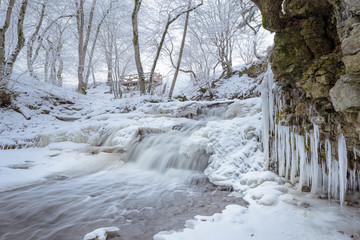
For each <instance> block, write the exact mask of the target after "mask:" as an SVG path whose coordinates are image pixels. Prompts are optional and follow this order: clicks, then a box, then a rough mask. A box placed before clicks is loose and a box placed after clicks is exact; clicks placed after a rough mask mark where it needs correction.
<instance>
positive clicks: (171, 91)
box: [169, 1, 191, 99]
mask: <svg viewBox="0 0 360 240" xmlns="http://www.w3.org/2000/svg"><path fill="white" fill-rule="evenodd" d="M190 6H191V1H189V6H188V9H190ZM189 16H190V11H188V12H187V13H186V18H185V24H184V32H183V37H182V41H181V47H180V52H179V58H178V62H177V65H176V69H175V74H174V78H173V80H172V82H171V87H170V92H169V99H171V98H172V95H173V92H174V88H175V83H176V80H177V77H178V74H179V70H180V65H181V59H182V55H183V52H184V46H185V40H186V33H187V28H188V23H189Z"/></svg>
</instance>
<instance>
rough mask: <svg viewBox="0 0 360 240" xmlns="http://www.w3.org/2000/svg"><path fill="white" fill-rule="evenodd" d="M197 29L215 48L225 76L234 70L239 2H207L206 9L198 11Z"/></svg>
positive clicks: (233, 0)
mask: <svg viewBox="0 0 360 240" xmlns="http://www.w3.org/2000/svg"><path fill="white" fill-rule="evenodd" d="M195 16H196V19H195V20H194V22H195V24H196V28H198V29H199V31H201V33H199V34H202V35H204V36H206V37H207V39H208V41H209V43H210V44H211V45H212V46H213V47H214V51H215V52H216V56H217V58H218V61H219V63H220V64H221V67H222V69H223V71H224V74H225V76H228V77H229V76H231V74H232V72H233V70H232V65H233V52H234V47H235V43H236V41H237V36H238V35H237V33H238V31H239V27H238V26H239V22H240V19H241V9H240V8H239V0H207V1H206V2H205V4H204V8H201V9H198V10H197V11H196V15H195Z"/></svg>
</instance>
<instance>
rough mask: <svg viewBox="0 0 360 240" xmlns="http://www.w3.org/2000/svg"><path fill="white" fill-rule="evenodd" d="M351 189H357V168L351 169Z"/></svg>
mask: <svg viewBox="0 0 360 240" xmlns="http://www.w3.org/2000/svg"><path fill="white" fill-rule="evenodd" d="M349 188H350V189H352V190H356V170H355V169H354V170H351V171H350V186H349Z"/></svg>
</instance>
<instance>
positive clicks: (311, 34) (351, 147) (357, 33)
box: [253, 0, 360, 171]
mask: <svg viewBox="0 0 360 240" xmlns="http://www.w3.org/2000/svg"><path fill="white" fill-rule="evenodd" d="M253 2H254V3H255V4H257V6H258V7H259V8H260V10H261V12H262V14H263V19H265V20H264V21H263V22H265V23H266V24H265V25H264V27H265V28H267V29H268V30H270V31H275V32H276V34H275V45H274V49H273V52H272V55H271V57H270V62H271V66H272V70H273V72H274V75H275V81H276V83H277V85H278V86H280V89H281V90H280V93H279V94H280V95H281V98H282V101H283V107H282V110H281V116H280V117H281V119H285V120H284V121H283V124H284V125H286V126H296V127H297V129H298V131H299V133H300V134H301V131H312V128H313V124H317V125H318V126H319V131H320V141H324V140H325V138H326V139H329V140H330V141H331V143H332V145H333V148H336V145H337V139H338V138H339V135H340V134H343V135H344V137H345V138H346V144H347V150H348V151H347V155H348V162H349V164H348V170H349V171H350V170H353V169H354V168H355V169H357V170H360V1H359V0H285V1H280V2H281V3H282V5H281V4H280V5H279V1H273V0H253ZM275 2H276V3H275ZM270 7H271V8H272V9H274V8H276V9H277V10H276V11H275V10H272V14H268V10H266V9H270ZM274 13H277V14H275V15H276V16H274ZM278 117H279V116H278ZM322 154H323V153H320V155H322ZM319 161H321V159H320V160H319Z"/></svg>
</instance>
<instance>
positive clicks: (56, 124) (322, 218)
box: [0, 73, 360, 240]
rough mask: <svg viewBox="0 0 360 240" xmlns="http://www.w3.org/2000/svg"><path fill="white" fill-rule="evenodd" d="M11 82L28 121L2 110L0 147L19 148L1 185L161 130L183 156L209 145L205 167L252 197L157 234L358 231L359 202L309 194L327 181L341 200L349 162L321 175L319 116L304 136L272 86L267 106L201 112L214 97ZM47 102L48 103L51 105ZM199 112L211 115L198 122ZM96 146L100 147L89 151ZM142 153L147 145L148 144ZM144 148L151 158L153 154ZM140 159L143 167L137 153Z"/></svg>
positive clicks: (1, 168)
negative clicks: (271, 165)
mask: <svg viewBox="0 0 360 240" xmlns="http://www.w3.org/2000/svg"><path fill="white" fill-rule="evenodd" d="M271 76H272V75H271V74H270V73H268V75H267V80H268V81H271ZM257 81H258V80H254V79H250V78H249V77H248V76H247V75H244V76H242V77H240V78H239V77H233V78H231V79H228V81H227V82H225V81H224V82H223V83H222V85H221V86H219V88H218V91H217V94H220V95H222V96H223V98H224V99H226V98H228V97H231V94H233V93H234V92H241V91H243V92H241V93H244V94H245V93H247V92H248V91H249V89H252V88H254V84H255V83H256V82H257ZM239 82H242V84H240V86H242V87H243V88H242V89H240V87H238V88H235V86H237V84H239ZM273 87H274V86H273V83H272V82H269V83H268V85H267V89H268V90H269V91H270V92H272V90H273ZM230 89H231V90H234V91H233V92H231V91H229V90H230ZM13 90H14V91H18V92H19V95H18V97H17V100H16V102H17V105H18V106H19V107H20V109H24V112H25V110H26V115H28V116H30V117H31V120H26V119H25V118H24V117H23V116H22V115H21V114H19V113H17V112H14V111H13V110H10V109H0V114H1V115H0V120H1V123H2V124H1V126H0V146H2V148H3V149H6V148H11V147H12V146H15V147H21V149H13V150H1V151H0V191H6V190H9V189H13V188H17V187H21V186H26V185H29V184H32V183H34V182H39V181H46V180H47V179H49V178H54V177H55V178H66V177H67V176H77V175H82V174H90V173H95V172H99V171H106V170H107V169H111V168H118V167H121V166H122V165H123V164H124V162H123V161H124V160H125V157H124V156H123V155H122V154H115V153H114V152H111V151H110V152H106V151H102V149H106V148H109V149H111V150H113V151H115V152H116V151H118V152H119V153H121V152H122V151H125V152H128V151H130V150H131V148H132V147H133V146H135V143H136V142H137V140H138V139H139V138H141V136H142V134H149V135H151V134H154V135H156V134H167V135H166V136H167V137H169V138H164V141H165V142H163V143H162V145H161V146H165V144H168V143H169V144H172V146H176V147H177V148H178V149H179V152H180V154H182V155H184V156H185V157H186V158H188V159H196V158H197V157H198V155H197V154H198V153H199V152H204V153H206V154H207V155H208V156H209V160H208V166H207V167H206V169H205V171H204V172H205V174H206V175H207V176H208V178H209V179H210V181H211V182H213V183H215V184H217V185H224V186H232V187H233V189H234V192H233V193H232V195H234V196H237V197H242V198H244V200H246V201H247V202H248V203H249V205H248V206H239V205H229V206H227V207H226V209H224V210H223V211H222V213H217V214H214V215H213V216H196V217H195V218H194V219H193V220H189V221H187V222H186V224H185V226H184V227H185V228H184V229H181V230H179V231H169V232H160V233H158V234H157V235H155V236H154V239H157V240H160V239H186V240H189V239H269V240H272V239H299V240H300V239H351V237H350V236H351V235H354V236H358V237H360V236H359V234H360V233H357V232H356V231H357V230H359V229H358V226H359V224H360V213H359V210H358V209H354V208H351V207H346V206H343V207H342V208H340V207H339V205H338V204H337V203H336V202H333V201H328V200H321V199H316V198H314V194H315V193H317V192H318V191H319V189H323V187H324V186H326V191H328V192H329V195H330V192H331V194H333V195H335V196H338V194H340V198H341V200H342V199H343V198H342V197H341V196H343V195H344V192H345V190H344V189H345V188H344V186H343V185H342V184H344V183H345V184H346V174H345V175H344V173H346V172H345V171H346V165H345V163H346V161H345V160H342V161H340V162H338V161H337V160H335V159H334V157H332V158H331V160H328V161H330V162H331V164H328V165H327V166H328V167H329V168H330V167H331V169H332V175H331V176H328V177H326V176H325V175H326V174H325V170H324V166H320V165H318V164H315V165H310V164H309V163H308V160H309V159H308V156H307V155H306V154H305V149H306V148H305V143H307V142H308V141H307V139H310V142H311V148H312V149H317V148H318V146H319V144H320V143H319V136H318V129H317V128H316V125H314V129H315V131H314V132H311V133H307V136H306V137H304V136H300V135H298V134H296V132H295V130H294V129H292V128H290V127H284V126H281V125H280V124H276V123H274V122H273V121H272V116H273V115H272V114H273V111H277V110H278V109H280V108H281V101H280V100H277V105H276V106H274V105H272V103H271V102H272V99H273V98H274V96H273V94H272V93H269V94H267V98H268V101H267V103H266V107H265V108H264V105H262V100H263V101H264V98H263V99H261V98H260V97H253V98H249V99H246V100H233V101H231V102H230V101H222V102H220V101H218V102H217V103H219V104H224V105H229V106H228V107H224V108H219V109H221V110H213V109H210V110H207V111H203V110H201V109H203V108H205V106H208V105H211V104H214V102H200V103H197V102H191V101H190V102H177V101H173V102H167V100H164V99H162V98H161V97H154V96H141V97H140V96H133V97H131V98H129V97H127V98H124V99H120V100H115V99H112V96H111V95H110V94H104V92H105V91H107V89H106V86H99V87H98V88H96V89H92V90H90V91H89V93H88V95H87V96H82V95H78V94H77V93H75V92H72V91H68V90H64V89H61V88H57V87H54V86H50V85H46V84H42V85H41V86H39V85H38V84H36V82H35V81H34V80H31V79H27V80H26V81H22V82H20V83H17V84H15V85H14V88H13ZM258 90H259V89H258ZM258 90H257V91H258ZM229 94H230V95H229ZM220 95H219V96H218V97H219V98H221V96H220ZM49 96H50V97H49ZM65 100H70V101H71V102H73V103H70V102H66V101H65ZM60 102H63V103H60ZM29 106H31V107H29ZM267 106H268V107H269V111H268V112H264V115H265V117H266V118H267V120H268V123H267V126H266V127H265V128H263V124H262V123H263V112H262V111H264V109H266V108H267ZM44 110H47V111H49V112H48V114H46V113H45V112H44ZM199 112H202V114H200V115H199V116H198V120H194V119H189V118H185V116H190V115H196V114H198V113H199ZM206 114H212V116H213V117H212V118H209V120H208V121H207V122H204V119H205V116H206ZM202 115H203V116H202ZM56 116H63V117H77V118H79V119H78V120H76V121H73V122H67V121H66V122H65V121H60V120H58V119H56ZM194 122H197V125H194ZM187 127H188V128H189V132H190V136H183V137H184V138H183V139H182V141H175V142H172V140H171V138H170V137H171V136H170V134H174V132H176V129H177V128H184V129H186V128H187ZM264 131H266V133H264ZM269 132H274V133H275V135H277V136H278V138H277V140H276V141H275V143H274V147H275V148H276V149H275V150H274V154H273V155H275V156H276V158H275V159H268V158H269V157H267V158H266V157H264V151H263V149H264V147H267V146H269V143H266V142H265V146H263V145H262V143H261V139H264V138H266V137H267V136H268V134H267V133H269ZM164 136H165V135H164ZM149 144H150V143H149ZM344 144H346V142H345V140H344V139H343V138H339V151H338V152H339V154H343V153H344V149H345V148H344ZM93 151H100V152H99V153H98V154H92V152H93ZM331 151H332V148H331V146H327V155H329V156H331V155H332V154H331ZM141 152H143V153H144V154H147V153H146V151H141ZM265 154H268V153H266V152H265ZM163 155H165V153H164V154H163ZM317 155H318V153H317V152H314V153H313V155H312V156H311V161H312V162H314V161H313V159H316V158H317V157H318V156H317ZM146 157H150V154H147V155H146ZM152 157H153V158H154V161H155V160H156V158H157V157H156V156H152ZM297 158H299V159H300V162H299V164H297V161H295V160H294V159H297ZM264 159H265V162H264ZM267 159H268V160H267ZM267 161H268V162H270V161H273V162H275V163H276V164H278V165H279V167H280V168H279V173H280V174H279V175H280V176H278V175H276V174H275V173H273V172H270V171H267V170H268V163H267ZM139 164H140V165H141V166H145V165H144V164H142V163H141V161H140V163H139ZM162 164H163V163H162ZM166 164H167V163H165V165H166ZM185 165H186V164H185ZM186 166H187V165H186ZM145 167H146V166H145ZM344 169H345V170H344ZM328 170H329V169H328ZM297 172H299V175H297ZM357 174H358V175H359V173H357ZM352 175H354V176H355V177H352V178H353V180H352V181H353V182H356V174H355V173H353V174H352ZM20 176H21V177H20ZM324 178H326V180H325V181H324V180H323V179H324ZM357 179H359V177H358V176H357ZM310 181H312V182H313V183H314V182H318V185H317V186H316V185H314V186H316V189H314V190H313V191H312V193H301V192H300V191H299V188H300V189H301V186H304V185H307V184H308V183H309V182H310ZM297 182H299V184H298V185H296V183H297ZM314 188H315V187H314ZM342 202H343V200H342ZM118 230H119V229H117V228H116V227H112V228H101V229H97V230H95V231H93V232H91V233H89V234H87V235H86V236H85V237H84V239H93V238H96V237H98V239H106V237H105V235H106V232H107V231H118Z"/></svg>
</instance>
